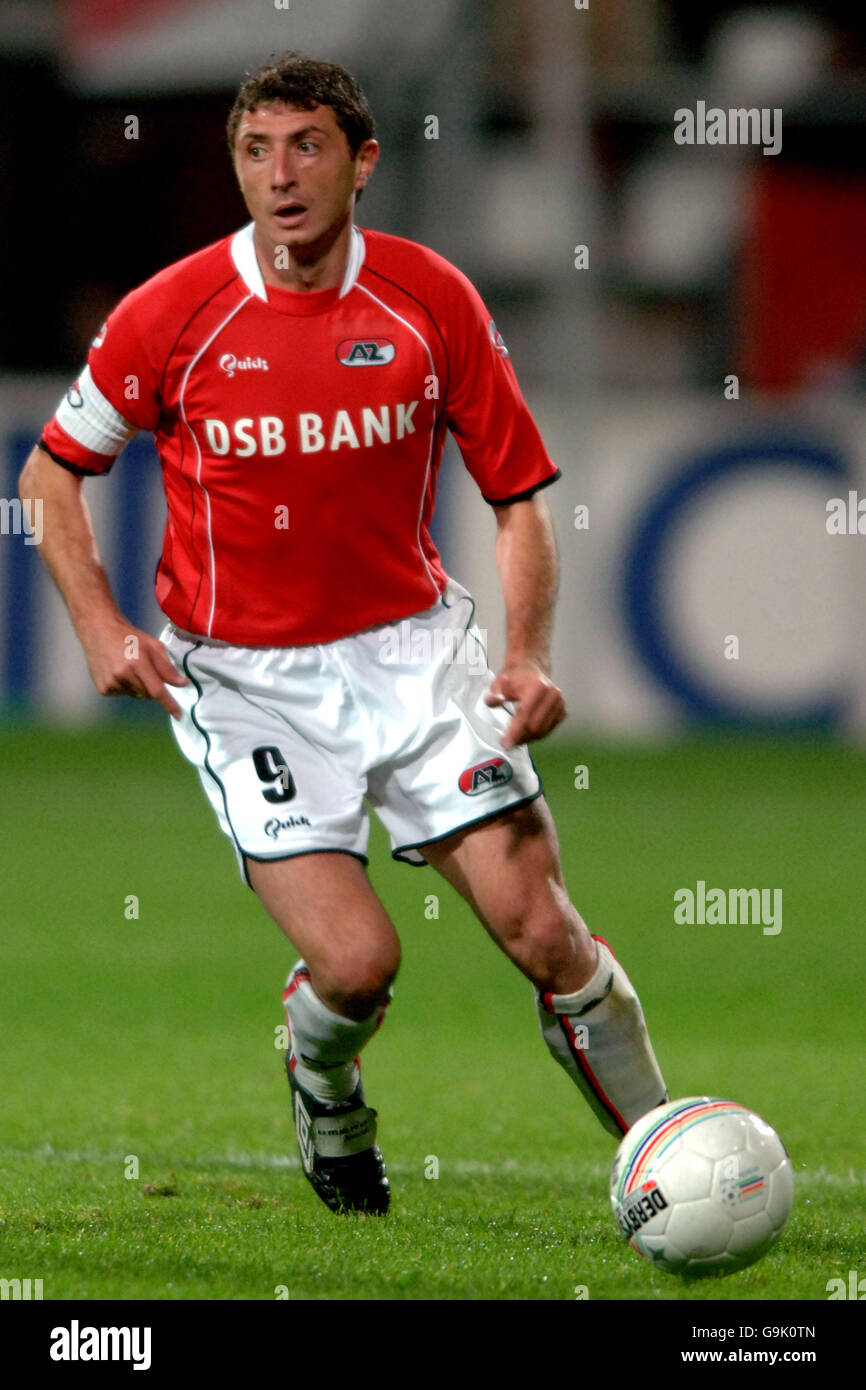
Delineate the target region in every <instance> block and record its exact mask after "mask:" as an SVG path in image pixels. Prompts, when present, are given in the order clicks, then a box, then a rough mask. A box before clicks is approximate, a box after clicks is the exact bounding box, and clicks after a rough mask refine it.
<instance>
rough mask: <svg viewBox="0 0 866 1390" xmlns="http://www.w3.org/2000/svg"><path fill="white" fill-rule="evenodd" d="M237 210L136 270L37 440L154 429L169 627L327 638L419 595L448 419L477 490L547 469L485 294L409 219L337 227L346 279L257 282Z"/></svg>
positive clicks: (520, 489)
mask: <svg viewBox="0 0 866 1390" xmlns="http://www.w3.org/2000/svg"><path fill="white" fill-rule="evenodd" d="M252 231H253V228H252V224H249V225H248V226H246V227H244V228H242V229H241V230H240V231H239V232H236V233H235V234H233V235H232V236H229V237H226V238H224V239H223V240H222V241H218V242H216V243H215V244H214V245H213V246H209V247H206V248H205V249H204V250H203V251H199V252H197V253H196V254H195V255H193V256H189V257H187V258H186V259H185V260H182V261H179V262H177V263H176V264H175V265H171V266H169V267H168V268H167V269H165V270H163V271H161V272H160V273H159V274H158V275H155V276H154V277H153V278H152V279H150V280H148V281H146V283H145V284H143V285H141V286H140V287H139V288H138V289H136V290H134V291H133V292H132V293H131V294H129V295H127V296H126V298H125V299H123V300H122V301H121V302H120V304H119V305H118V307H117V308H116V309H115V311H114V313H113V314H112V315H111V317H110V318H109V320H108V322H107V324H106V325H105V327H104V328H103V329H102V330H101V331H100V333H99V334H98V336H97V337H96V338H95V339H94V342H93V345H92V347H91V349H90V353H89V356H88V360H87V365H86V367H85V368H84V370H83V371H82V373H81V375H80V376H79V378H78V381H77V382H76V383H75V385H74V386H73V387H71V389H70V391H69V392H68V393H67V395H66V397H65V399H64V400H63V401H62V402H61V404H60V406H59V407H58V409H57V413H56V414H55V416H54V418H53V419H52V420H51V421H50V423H49V424H48V425H47V426H46V428H45V431H44V434H43V436H42V440H41V443H42V446H43V448H45V449H47V451H48V452H49V453H50V454H51V456H52V458H54V459H56V461H57V462H58V463H61V464H63V465H64V466H66V467H68V468H71V469H72V470H73V471H75V472H80V473H84V474H98V473H106V472H108V470H109V468H110V467H111V465H112V463H113V462H114V459H115V457H116V456H117V454H118V453H119V452H120V450H121V449H122V448H123V446H124V444H126V443H127V441H128V440H129V439H130V438H131V437H132V436H133V435H134V434H135V433H136V432H137V431H138V430H141V429H145V430H153V432H154V436H155V440H156V447H157V452H158V455H159V458H160V462H161V465H162V476H163V484H164V487H165V494H166V499H167V502H168V516H167V521H166V528H165V537H164V542H163V550H162V556H161V558H160V562H159V566H158V569H157V576H156V597H157V600H158V602H159V604H160V607H161V608H162V609H163V610H164V612H165V613H166V614H167V615H168V616H169V618H171V619H172V621H173V622H174V623H176V624H177V625H178V626H179V627H181V628H183V629H185V630H186V631H188V632H192V633H195V634H198V635H204V636H211V637H216V638H219V639H221V640H223V641H227V642H231V643H236V644H240V645H244V646H297V645H304V644H307V643H313V642H330V641H334V640H336V639H337V638H340V637H345V636H348V635H349V634H350V633H353V632H359V631H361V630H362V629H363V628H367V627H372V626H374V625H375V624H377V623H384V622H389V621H392V620H396V619H399V618H403V617H407V616H408V615H409V614H411V613H416V612H420V611H421V610H423V609H425V608H429V607H431V606H432V605H433V604H434V603H435V602H436V600H437V598H438V596H439V594H440V593H441V592H442V590H443V588H444V586H445V583H446V578H447V576H446V575H445V572H444V570H443V568H442V563H441V561H440V558H439V554H438V551H437V549H436V547H435V545H434V544H433V542H432V540H431V538H430V533H429V525H430V520H431V517H432V515H433V507H434V502H435V494H436V479H437V471H438V468H439V463H440V460H441V457H442V449H443V444H444V440H445V432H446V430H447V429H450V430H451V432H452V434H453V435H454V438H455V439H456V441H457V444H458V446H459V448H460V451H461V454H462V456H463V459H464V461H465V463H466V466H467V468H468V469H469V471H470V473H471V474H472V476H473V477H474V478H475V480H476V482H477V483H478V485H479V487H480V489H481V492H482V494H483V496H484V497H485V498H486V500H487V501H488V502H491V503H496V502H509V501H514V500H517V499H519V498H522V497H526V496H530V495H531V494H532V493H533V492H534V491H536V490H537V489H538V488H540V487H543V486H545V484H547V483H550V482H553V480H554V479H555V478H557V477H559V469H558V468H556V467H555V465H554V464H553V463H552V462H551V460H550V458H549V456H548V454H547V452H546V450H545V448H544V445H543V443H542V440H541V437H540V435H539V433H538V430H537V428H536V426H535V423H534V421H533V419H532V416H531V415H530V413H529V410H528V408H527V406H526V403H525V401H524V400H523V397H522V395H521V392H520V388H519V386H518V384H517V378H516V376H515V374H514V369H513V367H512V365H511V362H510V360H509V358H508V353H507V349H506V347H505V344H504V343H503V341H502V338H501V336H500V335H499V333H498V332H497V330H496V327H495V325H494V323H493V320H492V318H491V316H490V314H489V313H488V311H487V309H486V307H485V305H484V303H483V301H482V299H481V297H480V295H479V294H478V292H477V290H476V289H475V288H474V286H473V285H472V284H471V283H470V281H469V280H467V278H466V276H465V275H463V274H462V272H461V271H459V270H458V269H457V268H456V267H455V266H453V265H451V264H450V263H449V262H448V261H446V260H444V259H443V258H442V257H441V256H439V255H437V254H436V253H435V252H434V251H431V250H429V249H428V248H427V247H425V246H421V245H419V244H418V243H416V242H412V241H408V240H406V239H405V238H403V237H396V236H390V235H388V234H386V233H383V232H377V231H370V230H369V229H368V228H364V229H363V230H362V229H361V228H359V227H353V228H352V236H351V242H350V254H349V257H348V261H347V265H346V271H345V275H344V277H343V282H342V285H341V286H339V287H334V288H333V289H327V290H318V291H309V292H296V291H291V290H285V289H281V288H274V287H273V286H271V285H267V286H266V285H265V284H264V281H263V279H262V275H261V271H260V269H259V265H258V261H257V259H256V255H255V250H254V246H253V239H252Z"/></svg>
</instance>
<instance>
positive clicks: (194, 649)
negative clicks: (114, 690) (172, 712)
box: [182, 642, 249, 884]
mask: <svg viewBox="0 0 866 1390" xmlns="http://www.w3.org/2000/svg"><path fill="white" fill-rule="evenodd" d="M201 646H202V643H201V642H196V644H195V646H194V647H191V648H190V650H189V651H188V652H184V655H183V662H182V665H183V669H184V671H185V672H186V674H187V676H188V677H189V679H190V680H191V681H192V683H193V685H194V686H195V690H196V698H195V700H194V702H193V704H192V707H191V708H190V712H189V717H190V719H191V720H192V722H193V724H194V725H195V727H196V728H197V729H198V731H199V733H200V734H201V736H202V738H203V739H204V742H205V755H204V767H205V770H206V771H207V772H208V773H209V774H210V776H211V777H212V778H213V780H214V781H215V782H216V784H217V786H218V787H219V789H220V794H221V796H222V799H223V808H224V810H225V813H226V821H227V823H228V827H229V830H230V831H231V833H232V841H233V842H234V847H235V850H236V852H237V853H238V854H239V855H242V854H243V850H242V848H241V843H240V840H239V839H238V837H237V835H236V834H235V828H234V826H233V825H232V818H231V815H230V814H229V802H228V797H227V796H226V789H225V787H224V786H223V783H222V780H221V778H220V777H218V776H217V774H216V773H215V772H214V770H213V768H212V767H211V764H210V751H211V748H210V735H209V734H208V731H207V729H206V728H205V727H204V725H203V724H200V723H199V721H198V719H197V718H196V711H197V709H198V707H199V705H200V704H201V702H202V700H203V698H204V690H203V688H202V684H201V681H200V680H199V679H198V677H197V676H196V674H195V672H194V671H191V670H190V668H189V658H190V657H191V656H195V653H196V652H197V651H198V650H199V648H200V647H201ZM244 878H246V879H247V883H248V884H249V879H248V878H247V871H246V868H244Z"/></svg>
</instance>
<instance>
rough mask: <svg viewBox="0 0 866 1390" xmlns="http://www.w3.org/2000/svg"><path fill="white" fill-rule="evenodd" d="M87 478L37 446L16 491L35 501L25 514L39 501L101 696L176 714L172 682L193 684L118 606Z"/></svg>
mask: <svg viewBox="0 0 866 1390" xmlns="http://www.w3.org/2000/svg"><path fill="white" fill-rule="evenodd" d="M82 481H83V480H82V478H81V477H80V476H77V475H76V474H74V473H72V472H70V470H69V469H68V468H64V467H62V466H61V465H60V464H58V463H55V461H54V459H53V458H52V457H51V455H50V454H48V453H46V451H45V450H44V449H42V448H40V447H39V445H38V444H37V445H36V447H35V448H34V449H33V451H32V453H31V454H30V457H29V458H28V460H27V462H26V464H25V465H24V468H23V470H22V473H21V478H20V482H19V492H20V495H21V500H22V502H24V503H28V502H29V503H30V511H29V512H27V513H26V514H27V515H29V516H34V515H36V511H35V510H34V507H33V504H34V503H35V502H36V501H39V502H40V504H41V506H40V511H41V515H42V540H41V542H40V544H39V551H40V554H41V556H42V559H43V560H44V562H45V564H46V566H47V568H48V570H49V572H50V574H51V576H52V578H53V579H54V582H55V583H56V585H57V587H58V589H59V590H60V593H61V594H62V595H63V599H64V601H65V603H66V606H67V608H68V609H69V615H70V617H71V619H72V623H73V626H74V627H75V631H76V633H77V635H78V640H79V641H80V643H81V645H82V647H83V649H84V654H85V656H86V658H87V664H88V666H89V668H90V674H91V676H92V677H93V683H94V685H95V686H96V688H97V690H98V691H99V693H100V694H101V695H132V696H136V697H138V698H139V699H151V700H158V701H159V703H160V704H161V705H163V706H164V708H165V709H166V710H167V711H168V713H169V714H171V715H172V716H173V717H174V718H178V717H179V716H180V713H181V709H180V706H179V705H178V703H177V701H176V700H175V699H174V698H173V696H172V694H171V692H170V691H169V689H168V686H169V685H187V684H189V682H188V681H187V679H186V677H185V676H181V675H180V674H179V673H178V672H177V670H176V669H175V667H174V666H173V665H172V663H171V661H170V660H169V657H168V654H167V652H166V650H165V648H164V647H163V645H162V643H161V642H160V641H159V640H158V639H157V638H155V637H151V636H150V634H149V633H147V632H142V631H141V630H140V629H139V628H136V627H133V626H132V624H131V623H130V622H129V621H128V620H127V619H126V618H125V617H124V616H123V614H122V613H121V611H120V609H119V608H118V607H117V604H116V603H115V601H114V599H113V597H112V594H111V588H110V586H109V583H108V576H107V575H106V573H105V570H104V569H103V567H102V562H101V560H100V558H99V551H98V549H97V545H96V538H95V536H94V534H93V526H92V524H91V520H90V510H89V508H88V506H87V503H86V501H85V500H84V496H83V492H82ZM131 639H134V640H131Z"/></svg>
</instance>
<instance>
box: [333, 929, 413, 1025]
mask: <svg viewBox="0 0 866 1390" xmlns="http://www.w3.org/2000/svg"><path fill="white" fill-rule="evenodd" d="M399 968H400V949H399V945H397V946H389V948H388V949H387V950H380V951H377V952H375V953H372V954H363V955H360V954H359V955H357V956H343V957H342V958H341V959H340V960H339V961H334V962H332V963H331V965H330V968H329V969H327V970H326V971H325V976H324V979H323V980H322V990H323V994H324V996H325V1002H326V1003H327V1005H328V1007H329V1008H331V1009H333V1010H334V1012H335V1013H339V1014H343V1016H344V1017H345V1018H354V1019H357V1020H358V1021H359V1022H360V1021H362V1020H363V1019H365V1018H369V1017H370V1014H371V1013H372V1012H373V1010H374V1009H377V1008H379V1007H380V1006H381V1005H382V1004H385V1003H387V1001H388V998H389V996H390V992H391V986H392V984H393V982H394V980H395V978H396V976H397V971H398V970H399Z"/></svg>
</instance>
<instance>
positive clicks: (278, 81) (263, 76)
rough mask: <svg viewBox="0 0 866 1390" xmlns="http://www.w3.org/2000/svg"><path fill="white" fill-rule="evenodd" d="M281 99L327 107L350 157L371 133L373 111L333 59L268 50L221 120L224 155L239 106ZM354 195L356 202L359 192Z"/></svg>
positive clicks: (231, 150) (231, 146)
mask: <svg viewBox="0 0 866 1390" xmlns="http://www.w3.org/2000/svg"><path fill="white" fill-rule="evenodd" d="M269 101H283V102H285V103H286V105H287V106H297V107H300V108H301V109H302V110H304V111H311V110H312V108H313V107H314V106H330V107H331V108H332V109H333V112H334V115H335V116H336V118H337V125H338V126H339V127H340V129H341V130H342V131H343V133H344V135H345V137H346V140H347V142H348V145H349V152H350V154H351V156H352V158H353V159H354V157H355V155H356V154H357V153H358V150H359V149H360V148H361V146H362V145H363V143H364V141H365V140H372V139H373V138H374V136H375V133H376V126H375V122H374V120H373V113H372V111H371V110H370V106H369V103H368V101H367V98H366V97H365V95H364V93H363V92H362V90H361V88H360V86H359V85H358V83H357V81H356V79H355V78H354V77H353V76H352V74H351V73H350V72H349V71H348V69H347V68H344V67H341V66H340V64H339V63H324V62H320V61H319V60H318V59H316V58H309V57H307V56H306V54H304V53H282V54H280V55H278V56H277V55H275V54H271V56H270V58H269V59H268V61H267V62H266V63H264V64H263V65H262V67H260V68H257V69H256V71H255V72H251V73H248V74H247V76H246V77H245V78H244V80H243V82H242V83H241V85H240V87H239V88H238V94H237V96H236V97H235V102H234V106H233V107H232V109H231V111H230V112H229V117H228V121H227V122H226V137H227V139H228V146H229V154H230V155H231V156H232V158H234V152H235V137H236V136H237V133H238V126H239V125H240V122H241V117H242V116H243V114H244V112H245V111H254V110H255V109H256V107H257V106H260V105H261V104H262V103H263V102H269ZM362 191H363V190H362V189H358V191H357V193H356V194H355V201H356V202H357V201H358V200H359V199H360V197H361V193H362Z"/></svg>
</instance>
